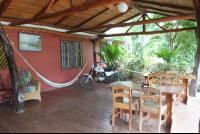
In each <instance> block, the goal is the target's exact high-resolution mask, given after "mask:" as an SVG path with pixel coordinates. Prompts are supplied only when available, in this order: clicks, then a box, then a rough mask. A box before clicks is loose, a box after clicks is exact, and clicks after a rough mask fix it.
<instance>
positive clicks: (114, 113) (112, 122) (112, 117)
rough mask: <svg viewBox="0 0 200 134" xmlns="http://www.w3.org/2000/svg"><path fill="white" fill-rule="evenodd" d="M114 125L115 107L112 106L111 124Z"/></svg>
mask: <svg viewBox="0 0 200 134" xmlns="http://www.w3.org/2000/svg"><path fill="white" fill-rule="evenodd" d="M114 125H115V108H113V114H112V126H114Z"/></svg>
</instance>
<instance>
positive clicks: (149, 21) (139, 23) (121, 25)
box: [67, 14, 195, 33]
mask: <svg viewBox="0 0 200 134" xmlns="http://www.w3.org/2000/svg"><path fill="white" fill-rule="evenodd" d="M191 18H195V14H189V15H181V16H173V17H164V18H159V19H152V20H145V21H138V22H131V23H123V24H112V25H104V26H97V27H92V28H86V29H79V30H72V31H68V32H67V33H74V32H85V31H93V30H97V29H104V28H114V27H126V26H132V25H143V24H150V23H157V22H164V21H172V20H185V19H191Z"/></svg>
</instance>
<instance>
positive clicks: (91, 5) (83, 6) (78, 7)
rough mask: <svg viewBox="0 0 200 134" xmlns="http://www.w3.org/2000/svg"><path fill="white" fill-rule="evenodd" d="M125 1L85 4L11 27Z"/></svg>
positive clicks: (100, 1)
mask: <svg viewBox="0 0 200 134" xmlns="http://www.w3.org/2000/svg"><path fill="white" fill-rule="evenodd" d="M125 1H127V0H95V1H92V2H89V3H86V4H83V5H80V6H76V7H72V8H70V9H66V10H63V11H60V12H57V13H53V14H49V15H43V16H39V17H36V18H32V19H27V20H23V21H19V22H13V23H11V24H10V25H11V26H17V25H22V24H29V23H32V22H36V21H43V20H48V19H53V18H57V17H62V16H66V15H70V14H75V13H80V12H84V11H88V10H92V9H95V8H98V7H101V6H107V5H110V4H115V3H119V2H125Z"/></svg>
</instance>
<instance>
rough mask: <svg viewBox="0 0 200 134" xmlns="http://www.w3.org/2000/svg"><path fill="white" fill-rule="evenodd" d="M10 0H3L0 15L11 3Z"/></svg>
mask: <svg viewBox="0 0 200 134" xmlns="http://www.w3.org/2000/svg"><path fill="white" fill-rule="evenodd" d="M11 2H12V0H4V1H3V2H2V4H1V6H0V17H1V16H3V14H4V13H5V11H6V10H7V9H8V6H9V5H10V4H11Z"/></svg>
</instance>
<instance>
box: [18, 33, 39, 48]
mask: <svg viewBox="0 0 200 134" xmlns="http://www.w3.org/2000/svg"><path fill="white" fill-rule="evenodd" d="M19 51H34V52H42V35H36V34H29V33H19Z"/></svg>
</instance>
